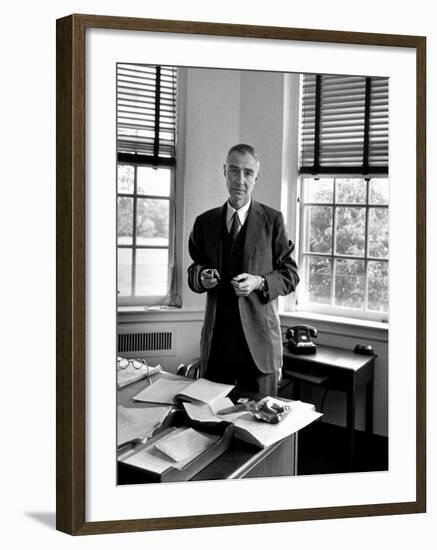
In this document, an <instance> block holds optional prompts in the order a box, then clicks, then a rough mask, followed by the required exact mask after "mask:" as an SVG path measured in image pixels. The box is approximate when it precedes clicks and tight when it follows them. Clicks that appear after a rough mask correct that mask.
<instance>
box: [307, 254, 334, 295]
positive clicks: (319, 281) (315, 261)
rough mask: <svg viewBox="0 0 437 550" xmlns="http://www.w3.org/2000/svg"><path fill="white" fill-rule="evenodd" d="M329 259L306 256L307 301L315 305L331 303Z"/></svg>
mask: <svg viewBox="0 0 437 550" xmlns="http://www.w3.org/2000/svg"><path fill="white" fill-rule="evenodd" d="M331 262H332V260H331V258H324V257H323V256H307V266H308V301H309V302H313V303H317V304H329V303H330V302H331V281H332V273H331Z"/></svg>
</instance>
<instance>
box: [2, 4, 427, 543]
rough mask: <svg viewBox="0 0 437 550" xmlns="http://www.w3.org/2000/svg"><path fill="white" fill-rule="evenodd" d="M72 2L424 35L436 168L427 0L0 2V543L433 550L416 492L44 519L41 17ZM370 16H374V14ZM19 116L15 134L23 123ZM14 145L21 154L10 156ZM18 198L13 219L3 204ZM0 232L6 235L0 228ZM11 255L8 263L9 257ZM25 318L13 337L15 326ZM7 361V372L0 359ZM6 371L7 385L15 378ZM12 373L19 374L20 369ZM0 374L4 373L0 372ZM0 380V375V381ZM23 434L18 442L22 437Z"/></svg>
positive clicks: (50, 351)
mask: <svg viewBox="0 0 437 550" xmlns="http://www.w3.org/2000/svg"><path fill="white" fill-rule="evenodd" d="M74 12H82V13H99V14H108V15H131V16H137V17H155V18H162V19H185V20H197V21H208V20H209V21H218V22H227V23H241V24H245V23H246V24H247V23H251V24H257V25H278V26H281V25H282V26H290V27H306V28H324V29H338V30H345V31H351V30H352V31H367V32H381V33H395V34H396V33H399V34H418V35H427V36H428V97H429V98H430V100H429V106H428V109H429V111H428V112H429V118H428V137H429V144H428V150H429V151H430V152H431V154H430V155H429V163H428V181H429V182H434V181H436V178H437V164H436V163H437V160H436V157H435V155H433V154H432V151H434V150H435V148H436V145H437V143H436V139H437V137H436V132H437V119H436V116H435V115H436V110H435V104H434V101H433V98H434V97H435V96H436V94H437V81H436V77H437V30H436V27H435V13H434V10H433V3H432V2H428V1H425V0H416V2H415V3H414V4H405V5H402V9H400V4H399V2H396V1H395V0H387V1H386V2H380V1H379V0H378V1H376V0H368V1H367V2H366V4H365V9H355V6H354V5H352V4H351V3H350V2H349V1H346V0H333V1H332V2H329V3H326V2H322V1H321V0H309V1H308V2H305V3H293V4H291V3H290V4H287V3H284V2H282V1H281V0H270V1H269V2H268V3H265V2H260V1H258V0H255V1H250V2H249V1H245V0H240V2H238V3H237V2H235V0H234V1H232V2H227V1H226V0H222V2H220V3H211V2H210V3H203V4H202V3H199V2H198V1H196V0H185V1H184V2H177V1H176V0H167V1H165V2H161V3H149V2H148V3H143V2H141V3H140V2H136V1H135V0H125V2H124V3H123V4H120V2H118V1H115V0H107V2H105V3H104V4H102V3H101V2H99V1H97V0H58V2H56V3H46V4H44V3H33V2H26V1H23V0H17V1H16V2H15V3H8V4H5V6H4V7H3V20H4V23H5V24H4V25H3V29H2V46H3V47H2V49H1V56H2V69H3V72H4V73H7V74H8V83H9V84H8V85H7V86H3V87H2V91H1V94H2V102H1V107H0V108H1V109H2V113H1V120H2V129H3V132H2V135H3V137H4V138H5V137H8V141H7V142H6V143H5V141H3V152H4V157H3V158H7V159H8V162H7V164H6V165H5V166H4V168H3V169H4V170H5V173H4V175H3V181H4V182H9V183H8V184H7V185H4V188H3V193H4V195H3V200H2V203H1V207H2V215H1V216H0V219H1V223H2V233H1V234H2V235H3V236H4V237H5V238H4V241H3V247H4V248H3V269H2V283H3V284H2V289H3V296H2V313H4V316H5V318H4V320H3V336H4V338H3V343H4V345H3V348H2V352H3V355H2V362H3V366H4V373H5V374H6V375H7V376H9V375H10V374H11V373H12V372H13V373H14V382H15V383H14V384H8V382H5V388H4V391H3V393H2V399H1V401H0V403H1V405H0V406H1V413H2V419H3V430H2V439H3V442H4V451H3V452H2V453H1V467H2V472H3V479H2V503H3V507H2V520H3V521H2V530H1V534H0V539H1V542H2V546H3V547H5V548H10V549H18V548H33V547H34V546H35V545H37V546H38V547H43V548H45V549H47V550H52V549H53V550H55V549H56V550H61V549H62V550H63V549H67V548H68V549H70V548H75V549H78V548H79V549H97V548H101V547H102V545H104V546H105V548H106V549H108V550H110V549H113V548H114V549H118V548H120V547H123V546H126V547H129V548H130V549H131V550H136V549H140V548H145V547H147V548H150V549H158V548H159V549H166V548H179V549H181V550H182V549H186V548H190V550H198V549H205V548H208V550H212V549H214V550H216V549H217V550H218V549H220V550H221V549H223V548H235V547H236V546H237V545H238V546H242V545H253V544H256V546H257V547H259V548H270V547H271V546H272V544H273V545H277V544H280V545H282V546H284V545H285V546H286V547H298V548H308V549H313V548H326V549H335V550H343V549H348V548H350V546H351V544H353V546H354V548H356V549H357V550H364V549H366V550H367V549H368V548H380V547H381V546H384V545H390V546H391V547H393V548H396V549H397V550H409V549H410V548H414V547H420V548H422V549H424V550H428V549H433V548H434V547H435V540H436V535H437V527H436V526H437V496H436V492H435V491H434V490H430V491H429V496H428V513H427V514H425V515H423V514H422V515H405V516H396V515H395V516H386V517H373V518H357V519H348V520H324V521H318V522H302V523H299V522H298V523H282V524H265V525H252V526H237V527H221V528H213V529H212V528H209V529H185V530H184V529H182V530H177V531H158V532H150V533H136V534H124V535H102V536H95V537H82V538H72V537H68V536H66V535H63V534H61V533H57V532H56V531H55V530H54V510H55V496H54V495H55V477H54V472H55V461H54V457H55V454H54V443H55V358H54V357H55V356H54V354H55V305H54V304H55V276H54V273H55V271H54V269H55V261H54V258H55V218H54V205H55V191H54V190H55V181H54V178H55V157H54V154H55V153H54V152H55V132H54V129H55V107H54V106H55V40H54V39H55V19H56V18H57V17H62V16H64V15H67V14H70V13H74ZM376 14H378V16H376ZM17 118H19V119H20V120H21V121H22V122H25V125H26V137H27V139H26V140H25V142H24V141H23V124H22V123H20V124H17ZM17 143H24V145H25V147H26V149H27V152H26V163H23V158H22V149H21V148H18V147H17V145H16V144H17ZM428 192H429V195H428V196H429V205H430V213H432V212H433V211H434V208H435V207H436V206H437V191H436V186H435V185H430V186H429V191H428ZM17 202H18V203H19V204H20V216H19V217H18V216H17V212H16V209H15V208H11V207H10V205H11V204H13V205H16V204H17ZM428 231H429V239H430V241H432V236H433V235H435V234H437V219H436V216H429V230H428ZM6 237H7V238H6ZM428 257H429V263H428V273H429V275H428V277H429V280H430V281H434V280H435V279H436V277H437V263H436V261H437V256H436V250H435V246H433V243H432V242H431V246H430V247H429V256H428ZM12 262H14V266H15V267H12ZM428 292H429V293H428V299H429V310H428V319H429V335H430V338H429V342H430V344H429V348H428V350H429V351H428V385H429V388H430V390H431V391H433V390H434V389H435V388H436V383H437V375H436V371H435V369H434V368H433V366H434V365H435V364H436V361H437V355H436V349H435V347H434V346H432V343H433V342H432V340H433V336H434V335H435V334H436V332H437V314H436V308H435V307H431V306H432V305H433V303H435V300H436V299H437V295H436V290H435V285H433V284H432V285H430V286H429V291H428ZM24 327H26V328H27V329H28V330H26V344H25V345H24V344H23V330H22V329H24ZM12 368H13V370H11V369H12ZM17 374H18V375H19V377H20V383H19V384H17V382H16V381H17V378H16V377H15V375H17ZM21 377H22V378H21ZM6 380H8V379H7V378H6ZM6 384H7V385H6ZM429 397H430V398H429V401H428V402H429V412H428V415H429V416H428V418H429V421H428V463H429V464H430V467H429V469H428V485H429V488H430V489H432V488H433V487H435V486H436V485H437V477H436V469H435V468H434V467H433V465H434V464H435V462H436V460H437V448H436V435H435V434H436V417H437V404H436V399H434V398H433V394H432V393H431V392H430V393H429ZM23 445H24V447H23Z"/></svg>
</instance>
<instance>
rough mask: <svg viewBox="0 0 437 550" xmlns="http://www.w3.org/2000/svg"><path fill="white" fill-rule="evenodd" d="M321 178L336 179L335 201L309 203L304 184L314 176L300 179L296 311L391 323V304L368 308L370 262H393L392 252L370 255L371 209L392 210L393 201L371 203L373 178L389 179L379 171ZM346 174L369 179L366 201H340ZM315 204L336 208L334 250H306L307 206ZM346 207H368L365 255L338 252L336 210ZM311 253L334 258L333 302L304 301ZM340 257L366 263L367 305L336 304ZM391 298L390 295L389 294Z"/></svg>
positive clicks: (367, 181)
mask: <svg viewBox="0 0 437 550" xmlns="http://www.w3.org/2000/svg"><path fill="white" fill-rule="evenodd" d="M320 177H326V178H330V179H331V178H332V179H333V196H332V202H330V203H326V202H323V203H322V202H306V201H305V200H304V198H303V197H304V192H303V186H304V180H305V179H315V178H314V177H312V176H311V174H300V175H299V176H298V181H297V203H298V208H297V211H298V216H297V219H296V243H297V247H296V248H297V256H298V265H299V267H300V271H301V273H300V274H301V283H300V285H298V287H297V289H296V300H295V308H294V309H295V312H300V313H304V312H307V313H317V314H322V315H329V316H334V317H342V318H353V319H362V320H363V321H377V322H384V323H387V322H388V317H389V307H390V305H389V307H388V311H384V312H382V311H374V310H369V309H367V304H368V264H369V262H372V261H378V262H385V263H387V265H388V266H389V265H390V254H389V255H388V257H387V258H378V257H374V256H370V255H369V254H368V230H369V213H370V210H371V209H375V208H384V209H387V211H388V212H390V204H389V201H388V202H387V203H386V204H371V203H370V202H369V198H370V197H369V195H370V191H369V190H370V181H371V180H372V179H387V180H388V178H387V176H386V175H381V174H375V175H372V176H370V175H367V176H362V175H361V176H360V175H359V174H349V175H348V176H345V175H344V174H336V175H334V174H326V175H325V174H323V175H322V174H320ZM346 177H350V178H356V179H363V180H365V181H366V200H365V202H363V203H346V202H345V203H336V202H335V199H336V178H339V179H345V178H346ZM311 206H321V207H324V206H325V207H329V208H332V237H331V239H332V241H331V252H330V253H323V252H306V251H305V250H304V242H305V236H306V235H305V227H304V225H305V213H304V211H305V208H306V207H311ZM342 207H352V208H364V209H365V228H364V254H363V256H355V255H346V254H336V252H335V242H336V240H335V239H336V210H337V209H338V208H342ZM311 256H318V257H326V258H330V259H331V260H332V261H331V300H330V304H322V303H316V302H313V303H311V302H308V301H305V302H303V301H302V300H301V299H302V295H303V288H305V291H304V292H305V293H306V292H307V287H306V286H305V287H304V285H305V284H306V280H307V277H308V269H307V261H306V258H308V257H311ZM336 259H347V260H358V261H363V262H364V296H363V307H362V308H360V309H358V308H350V307H345V306H336V305H335V304H334V299H335V273H336V267H335V264H336V262H335V260H336ZM388 298H389V297H388Z"/></svg>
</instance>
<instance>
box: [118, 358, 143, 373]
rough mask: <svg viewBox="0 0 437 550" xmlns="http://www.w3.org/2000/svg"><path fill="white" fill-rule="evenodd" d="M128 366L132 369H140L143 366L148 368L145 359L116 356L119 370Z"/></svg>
mask: <svg viewBox="0 0 437 550" xmlns="http://www.w3.org/2000/svg"><path fill="white" fill-rule="evenodd" d="M128 367H131V368H134V369H137V370H139V369H142V368H143V367H147V368H149V366H148V364H147V362H146V360H145V359H126V358H125V357H118V358H117V368H118V369H120V370H124V369H127V368H128Z"/></svg>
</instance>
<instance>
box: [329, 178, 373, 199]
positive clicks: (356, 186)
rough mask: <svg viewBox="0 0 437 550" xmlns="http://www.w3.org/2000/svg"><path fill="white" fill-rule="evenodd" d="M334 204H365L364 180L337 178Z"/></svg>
mask: <svg viewBox="0 0 437 550" xmlns="http://www.w3.org/2000/svg"><path fill="white" fill-rule="evenodd" d="M335 202H337V203H345V202H346V203H349V204H363V203H365V202H366V180H364V179H360V178H337V179H336V180H335Z"/></svg>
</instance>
